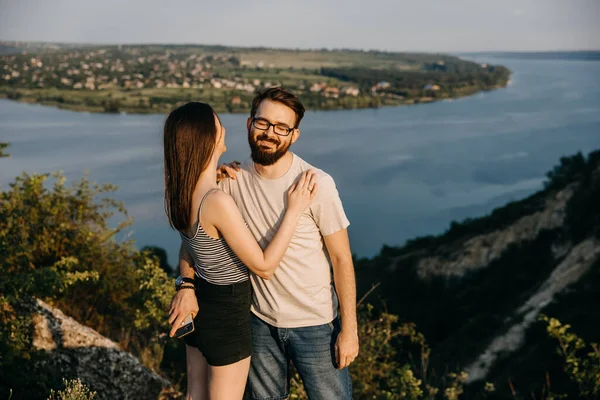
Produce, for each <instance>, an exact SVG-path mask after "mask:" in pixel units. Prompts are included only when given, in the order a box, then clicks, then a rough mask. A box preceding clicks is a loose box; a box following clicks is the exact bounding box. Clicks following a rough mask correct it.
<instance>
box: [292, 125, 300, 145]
mask: <svg viewBox="0 0 600 400" xmlns="http://www.w3.org/2000/svg"><path fill="white" fill-rule="evenodd" d="M299 137H300V129H298V128H296V129H294V131H293V132H292V144H294V143H296V140H298V138H299Z"/></svg>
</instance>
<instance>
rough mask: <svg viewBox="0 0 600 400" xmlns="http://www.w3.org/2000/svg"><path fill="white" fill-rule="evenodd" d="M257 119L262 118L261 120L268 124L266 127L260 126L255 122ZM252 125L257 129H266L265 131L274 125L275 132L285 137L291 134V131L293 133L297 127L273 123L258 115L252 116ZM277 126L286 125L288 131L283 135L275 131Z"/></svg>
mask: <svg viewBox="0 0 600 400" xmlns="http://www.w3.org/2000/svg"><path fill="white" fill-rule="evenodd" d="M257 120H260V121H261V122H264V123H265V124H267V127H266V128H259V127H258V126H256V124H255V122H256V121H257ZM252 126H253V127H255V128H256V129H258V130H259V131H265V132H266V131H268V130H269V128H271V127H273V133H275V134H276V135H279V136H284V137H285V136H289V135H290V133H292V131H293V130H294V129H296V128H295V127H294V128H287V125H283V124H272V123H271V122H270V121H268V120H266V119H264V118H256V117H252ZM277 126H279V127H284V126H285V127H286V128H287V133H286V134H285V135H283V134H281V133H277V132H276V131H275V127H277Z"/></svg>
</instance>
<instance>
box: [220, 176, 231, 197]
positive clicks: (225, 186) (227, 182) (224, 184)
mask: <svg viewBox="0 0 600 400" xmlns="http://www.w3.org/2000/svg"><path fill="white" fill-rule="evenodd" d="M217 186H219V189H221V190H222V191H224V192H225V193H227V194H228V195H230V196H231V178H225V179H221V180H220V181H219V183H217Z"/></svg>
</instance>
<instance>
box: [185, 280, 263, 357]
mask: <svg viewBox="0 0 600 400" xmlns="http://www.w3.org/2000/svg"><path fill="white" fill-rule="evenodd" d="M197 279H198V283H197V284H196V285H197V286H196V297H197V299H198V308H199V310H198V315H196V318H194V331H193V332H192V333H190V334H189V335H186V336H184V337H183V339H184V340H185V343H186V344H187V345H188V346H193V347H196V348H198V349H199V350H200V351H201V352H202V354H203V355H204V357H205V358H206V360H207V361H208V364H210V365H212V366H214V367H216V366H221V365H228V364H233V363H235V362H237V361H240V360H243V359H244V358H246V357H249V356H250V355H251V354H252V336H251V333H250V300H251V298H252V285H251V283H250V280H249V279H248V280H245V281H243V282H239V283H234V284H232V285H213V284H212V283H209V282H207V281H205V280H204V279H201V278H197Z"/></svg>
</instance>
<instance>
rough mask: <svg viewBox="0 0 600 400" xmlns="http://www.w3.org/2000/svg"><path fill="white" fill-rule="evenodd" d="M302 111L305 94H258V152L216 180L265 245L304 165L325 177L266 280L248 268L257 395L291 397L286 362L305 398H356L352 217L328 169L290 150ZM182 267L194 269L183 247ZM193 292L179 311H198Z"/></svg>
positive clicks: (254, 117) (252, 122)
mask: <svg viewBox="0 0 600 400" xmlns="http://www.w3.org/2000/svg"><path fill="white" fill-rule="evenodd" d="M303 116H304V107H303V105H302V103H301V102H300V100H299V99H298V98H297V97H296V96H295V95H293V94H292V93H290V92H288V91H286V90H284V89H282V88H279V87H276V88H271V89H268V90H266V91H265V92H263V93H262V94H259V95H257V96H256V97H255V98H254V100H253V103H252V110H251V115H250V118H248V120H247V123H246V127H247V130H248V143H249V145H250V149H251V159H252V160H251V161H248V162H247V163H244V164H242V165H240V166H239V167H237V166H236V167H235V169H234V168H233V166H231V165H230V166H221V168H220V172H221V173H222V174H225V175H228V176H229V177H231V179H224V180H222V181H221V182H220V187H221V189H222V190H223V191H225V192H226V193H228V194H230V195H231V196H232V197H233V199H234V201H235V202H236V204H237V206H238V208H239V209H240V211H241V213H242V215H243V217H244V219H245V221H246V223H247V224H248V226H249V228H250V230H251V231H252V233H253V235H254V236H255V237H256V239H257V241H258V242H259V243H260V245H261V247H262V248H263V249H264V248H265V247H266V246H267V244H268V243H269V241H270V240H271V239H272V238H273V235H274V233H275V232H276V230H277V227H278V224H279V221H280V218H281V217H282V216H283V214H284V210H285V193H286V191H287V190H288V189H289V188H290V186H291V185H292V184H293V183H294V182H295V181H296V179H297V178H298V176H299V175H300V174H301V173H302V172H303V171H305V170H308V169H313V170H316V171H317V175H318V177H319V179H318V181H317V182H318V186H319V191H318V194H317V197H316V199H315V200H314V202H313V204H312V205H311V206H310V207H309V209H308V210H307V211H306V212H305V213H304V214H303V216H302V217H301V219H300V221H299V223H298V226H297V228H296V232H295V234H294V237H293V238H292V241H291V243H290V245H289V248H288V250H287V252H286V254H285V256H284V258H283V260H282V262H281V264H280V266H279V267H278V269H277V270H276V271H275V273H274V275H273V276H272V277H271V279H269V280H265V279H262V278H260V277H258V276H255V275H252V276H251V279H252V286H253V289H254V296H253V299H252V307H251V311H252V319H251V326H252V335H253V339H252V352H253V353H252V359H251V366H250V373H249V379H248V391H249V394H250V398H252V399H284V398H287V397H288V396H289V380H290V376H289V368H288V366H289V362H290V360H291V361H292V362H293V363H294V365H295V367H296V369H297V370H298V373H299V374H300V376H301V378H302V381H303V382H304V387H305V390H306V392H307V394H308V396H309V398H311V399H350V398H352V384H351V380H350V374H349V371H348V368H347V367H348V365H350V364H351V363H352V361H354V359H355V358H356V356H357V355H358V334H357V321H356V284H355V277H354V266H353V263H352V254H351V252H350V245H349V241H348V233H347V230H346V228H347V227H348V225H349V222H348V220H347V218H346V215H345V213H344V209H343V207H342V203H341V201H340V198H339V194H338V191H337V189H336V187H335V183H334V181H333V179H332V178H331V176H329V175H327V174H326V173H324V172H323V171H320V170H318V169H316V168H314V167H313V166H311V165H309V164H308V163H306V162H305V161H304V160H302V159H301V158H300V157H298V156H297V155H295V154H293V153H292V152H290V151H289V148H290V146H291V145H292V144H293V143H295V142H296V140H298V138H299V137H300V129H299V125H300V121H301V120H302V117H303ZM331 270H333V282H332V276H331ZM180 273H181V275H182V276H187V277H192V278H193V277H194V271H193V267H192V265H191V263H190V260H189V259H186V258H185V254H183V255H182V256H181V257H180ZM333 283H334V284H335V288H334V286H333ZM182 292H185V293H182ZM193 296H194V293H193V291H190V290H187V291H185V290H184V291H180V292H179V293H178V295H177V297H176V298H175V299H174V301H173V306H172V313H174V314H175V316H174V317H173V318H177V320H178V319H179V318H178V317H177V314H179V313H182V314H183V313H184V312H187V313H189V312H190V311H191V312H194V313H195V312H196V311H197V304H192V302H194V303H195V298H194V297H193ZM338 299H339V300H338ZM338 305H339V309H340V316H338V312H337V310H338ZM194 307H195V310H194ZM340 317H341V321H340ZM177 320H176V321H175V324H174V327H175V326H178V324H177Z"/></svg>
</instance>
